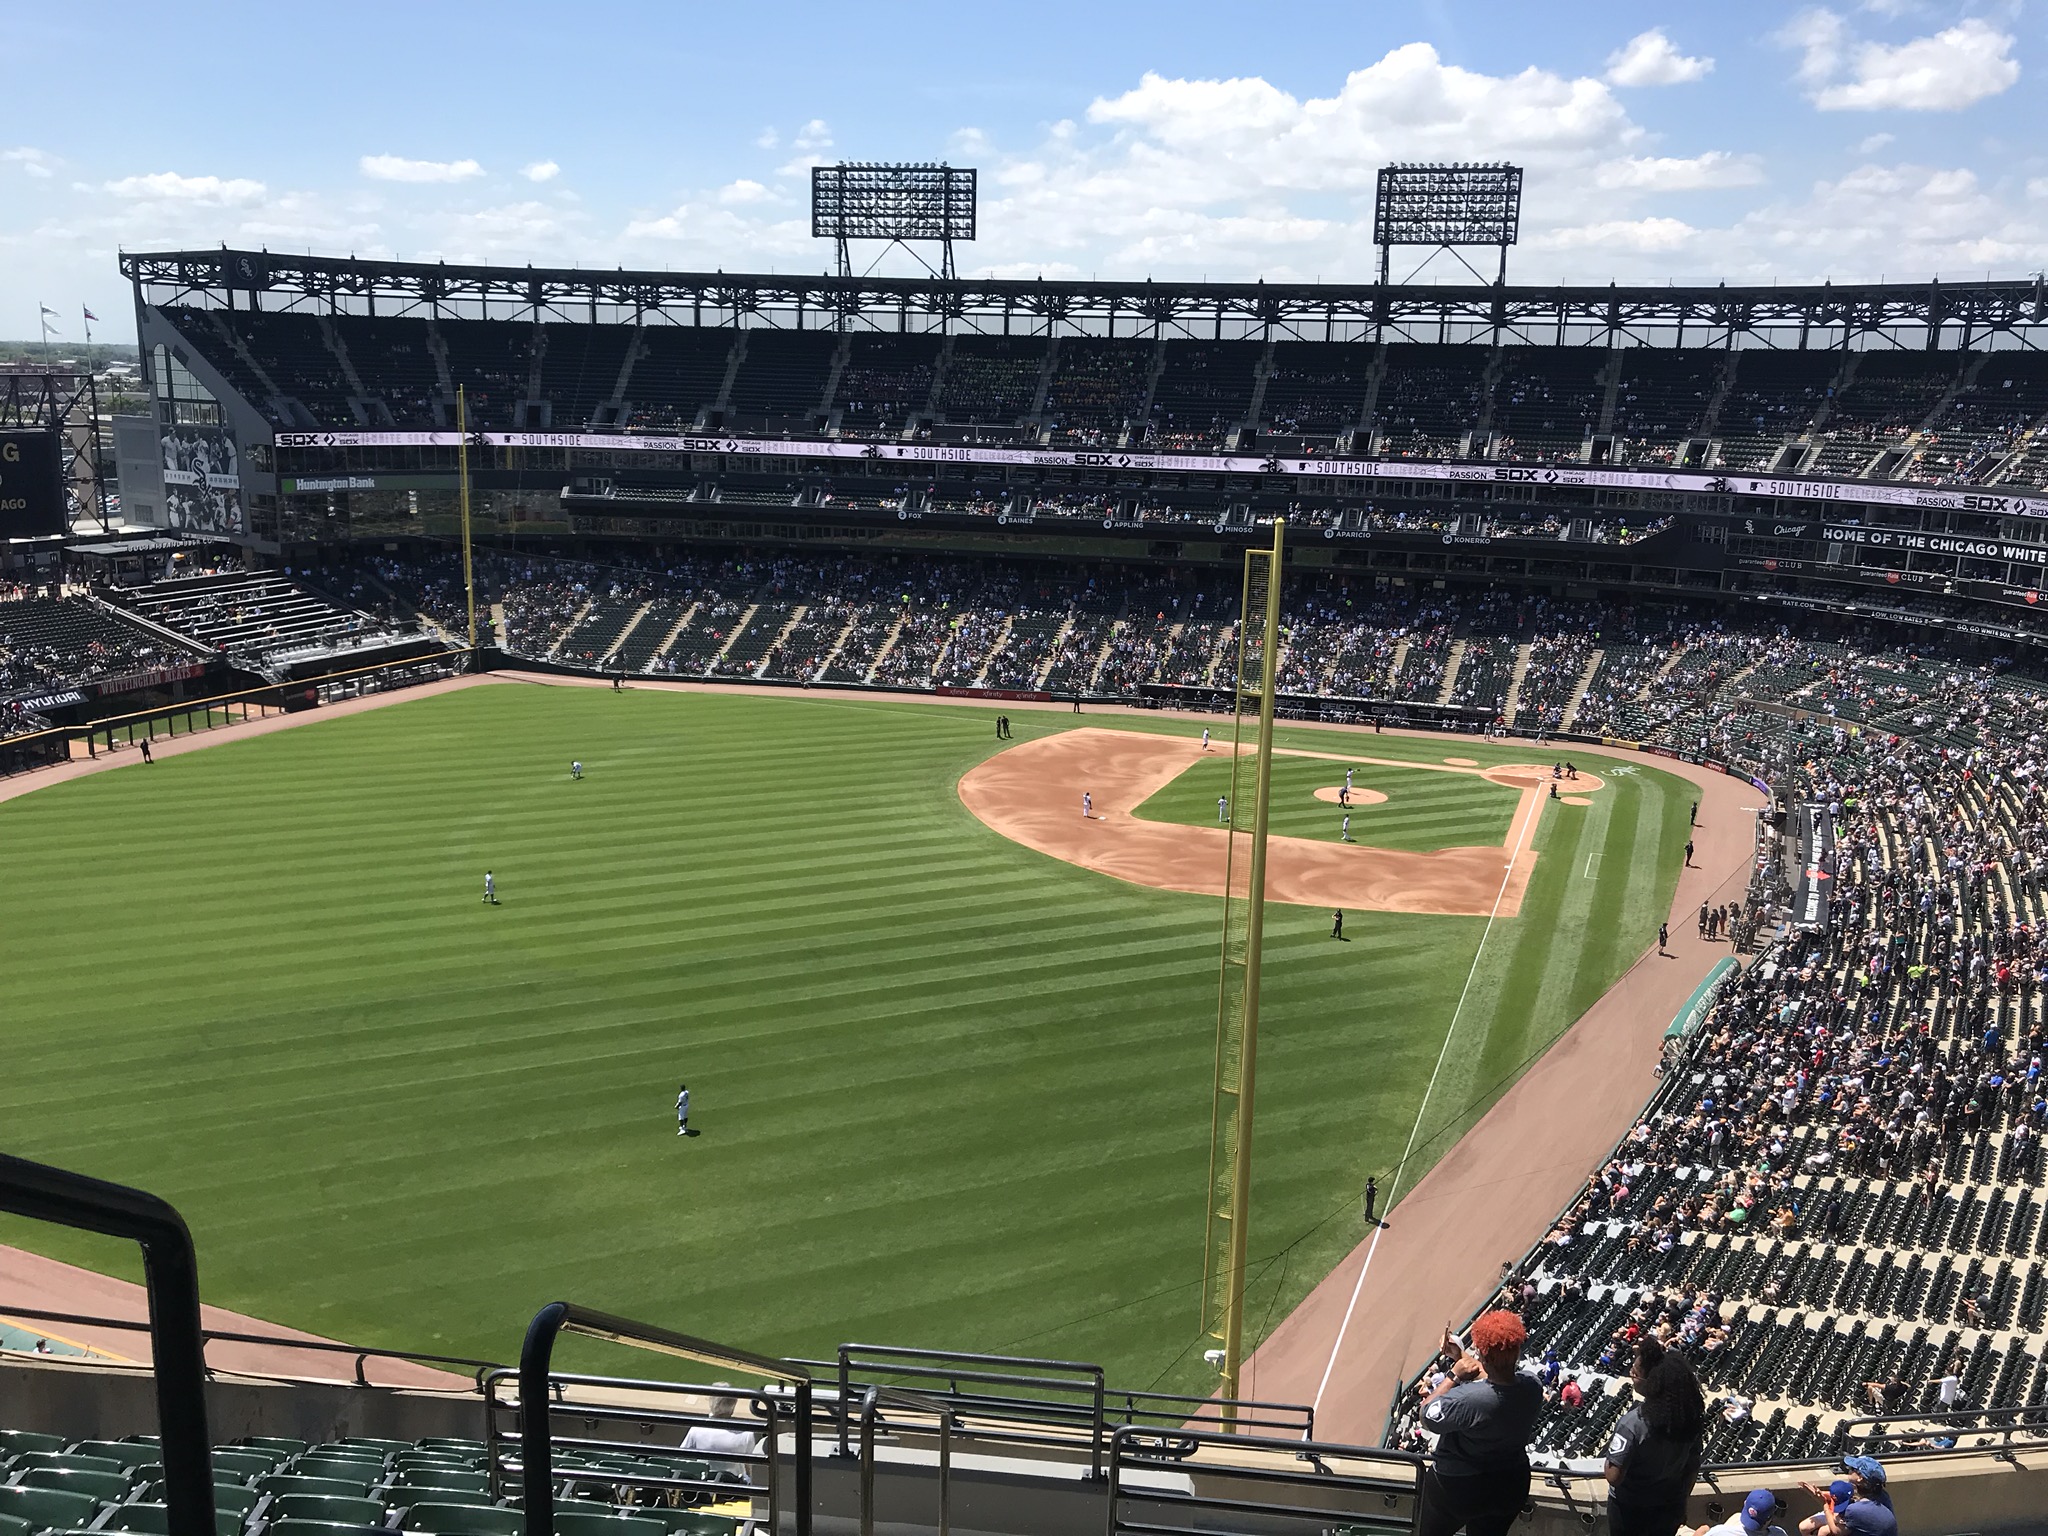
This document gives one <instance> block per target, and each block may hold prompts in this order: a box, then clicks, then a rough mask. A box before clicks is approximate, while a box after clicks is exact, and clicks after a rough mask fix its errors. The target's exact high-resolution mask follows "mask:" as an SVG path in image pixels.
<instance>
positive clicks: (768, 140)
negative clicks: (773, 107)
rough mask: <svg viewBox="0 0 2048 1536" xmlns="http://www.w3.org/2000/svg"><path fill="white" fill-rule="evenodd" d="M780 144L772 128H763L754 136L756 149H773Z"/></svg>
mask: <svg viewBox="0 0 2048 1536" xmlns="http://www.w3.org/2000/svg"><path fill="white" fill-rule="evenodd" d="M781 142H782V140H781V138H780V137H778V136H777V134H776V132H775V130H774V129H773V128H763V129H762V130H761V131H760V132H759V133H757V134H755V135H754V148H756V149H773V148H774V147H775V146H776V145H778V144H780V143H781Z"/></svg>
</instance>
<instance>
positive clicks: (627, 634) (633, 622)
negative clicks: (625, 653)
mask: <svg viewBox="0 0 2048 1536" xmlns="http://www.w3.org/2000/svg"><path fill="white" fill-rule="evenodd" d="M653 606H654V605H653V604H652V603H642V604H641V605H640V606H639V607H638V608H636V609H634V610H633V616H632V617H631V618H630V619H628V620H626V627H625V628H624V629H622V630H620V631H619V634H618V638H617V639H616V640H614V641H612V643H611V646H610V648H609V649H607V650H606V651H605V653H604V655H602V656H601V657H599V658H598V663H597V664H598V666H600V667H605V666H609V665H610V664H611V661H612V658H613V657H615V656H617V655H618V654H619V652H620V651H622V650H624V649H625V646H626V642H627V641H628V640H630V639H632V637H633V631H634V630H636V629H638V628H639V627H640V625H641V622H642V621H643V620H645V619H646V617H647V612H648V610H649V609H650V608H652V607H653Z"/></svg>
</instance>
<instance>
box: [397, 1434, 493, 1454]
mask: <svg viewBox="0 0 2048 1536" xmlns="http://www.w3.org/2000/svg"><path fill="white" fill-rule="evenodd" d="M414 1449H416V1450H421V1451H460V1452H461V1453H462V1454H463V1455H465V1456H481V1455H483V1454H484V1453H485V1450H486V1449H487V1448H486V1447H485V1445H484V1443H483V1441H481V1440H451V1439H449V1438H448V1437H447V1436H445V1435H430V1436H428V1437H427V1438H426V1439H424V1440H420V1441H417V1442H415V1444H414Z"/></svg>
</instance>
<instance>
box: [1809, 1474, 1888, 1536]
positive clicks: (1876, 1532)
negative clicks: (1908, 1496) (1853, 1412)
mask: <svg viewBox="0 0 2048 1536" xmlns="http://www.w3.org/2000/svg"><path fill="white" fill-rule="evenodd" d="M1842 1469H1843V1470H1844V1471H1845V1472H1847V1473H1848V1474H1849V1475H1848V1476H1847V1477H1838V1478H1836V1479H1835V1480H1834V1481H1833V1482H1831V1483H1829V1484H1828V1485H1827V1487H1826V1488H1816V1487H1814V1486H1813V1484H1811V1483H1801V1484H1800V1485H1799V1486H1800V1487H1801V1488H1803V1489H1804V1490H1806V1492H1808V1493H1810V1494H1812V1495H1813V1496H1814V1497H1815V1498H1817V1499H1819V1500H1820V1512H1819V1513H1818V1514H1813V1515H1808V1516H1807V1517H1806V1518H1805V1519H1804V1520H1802V1521H1800V1522H1799V1531H1800V1536H1899V1517H1898V1516H1897V1515H1895V1514H1893V1513H1892V1499H1891V1494H1890V1493H1888V1492H1887V1491H1886V1489H1885V1475H1884V1463H1882V1462H1880V1461H1879V1460H1878V1459H1877V1458H1876V1457H1874V1456H1845V1457H1843V1458H1842Z"/></svg>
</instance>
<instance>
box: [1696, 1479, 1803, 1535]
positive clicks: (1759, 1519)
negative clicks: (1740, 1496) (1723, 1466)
mask: <svg viewBox="0 0 2048 1536" xmlns="http://www.w3.org/2000/svg"><path fill="white" fill-rule="evenodd" d="M1784 1512H1785V1501H1784V1500H1783V1499H1781V1498H1779V1497H1778V1496H1777V1495H1776V1494H1775V1493H1773V1492H1771V1490H1770V1489H1768V1488H1757V1489H1753V1490H1752V1491H1751V1492H1750V1494H1749V1496H1748V1497H1747V1498H1745V1499H1744V1500H1743V1501H1742V1508H1740V1509H1738V1510H1737V1511H1735V1513H1734V1514H1732V1515H1730V1516H1729V1517H1728V1518H1727V1519H1726V1520H1723V1521H1722V1522H1721V1523H1720V1524H1719V1525H1702V1526H1700V1527H1698V1528H1697V1529H1695V1530H1694V1531H1693V1533H1692V1536H1785V1528H1784V1527H1783V1526H1781V1525H1777V1524H1774V1523H1773V1522H1774V1521H1775V1520H1776V1518H1777V1517H1778V1516H1779V1515H1782V1514H1783V1513H1784Z"/></svg>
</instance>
